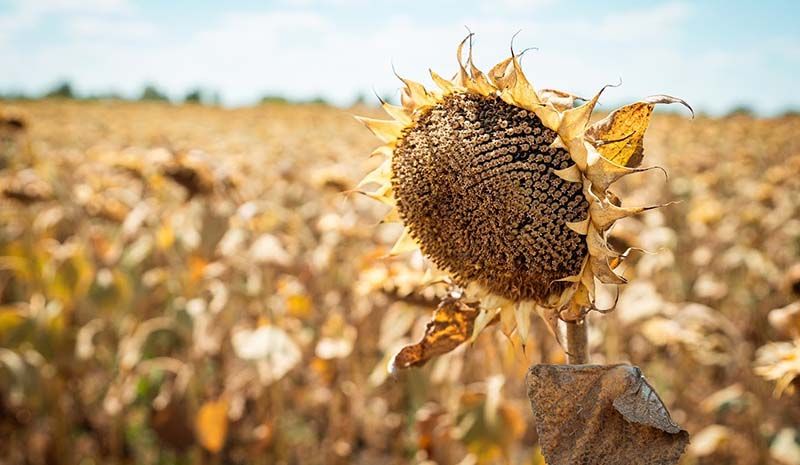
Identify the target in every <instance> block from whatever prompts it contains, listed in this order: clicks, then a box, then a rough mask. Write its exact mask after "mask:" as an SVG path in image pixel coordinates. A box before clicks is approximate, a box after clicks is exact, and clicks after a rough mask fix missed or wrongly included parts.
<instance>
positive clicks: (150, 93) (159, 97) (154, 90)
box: [139, 84, 169, 102]
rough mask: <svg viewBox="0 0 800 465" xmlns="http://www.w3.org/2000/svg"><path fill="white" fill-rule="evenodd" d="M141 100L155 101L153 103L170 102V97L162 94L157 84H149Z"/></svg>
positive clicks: (143, 91)
mask: <svg viewBox="0 0 800 465" xmlns="http://www.w3.org/2000/svg"><path fill="white" fill-rule="evenodd" d="M139 100H144V101H153V102H168V101H169V97H167V94H165V93H164V92H162V91H161V90H160V89H159V88H158V87H156V86H155V84H147V85H146V86H145V87H144V89H143V90H142V95H141V97H139Z"/></svg>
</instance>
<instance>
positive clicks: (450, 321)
mask: <svg viewBox="0 0 800 465" xmlns="http://www.w3.org/2000/svg"><path fill="white" fill-rule="evenodd" d="M479 313H480V311H479V309H478V307H477V305H476V304H467V303H465V302H463V301H461V300H459V299H456V298H453V297H448V298H446V299H445V300H443V301H442V302H441V303H440V304H439V306H438V307H437V308H436V310H435V311H434V312H433V319H432V320H431V321H430V322H429V323H428V325H427V326H426V327H425V335H424V336H423V337H422V340H421V341H419V342H418V343H416V344H412V345H410V346H406V347H403V348H402V349H401V350H400V352H398V354H397V355H396V356H395V357H394V360H393V361H392V369H396V368H408V367H410V366H419V365H424V364H425V362H427V361H428V360H430V359H431V358H433V357H435V356H437V355H442V354H446V353H447V352H450V351H451V350H453V349H455V348H456V347H458V346H459V345H461V344H463V343H464V342H465V341H467V340H469V338H470V336H472V329H473V327H474V326H475V318H476V317H477V316H478V314H479Z"/></svg>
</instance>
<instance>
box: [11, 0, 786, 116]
mask: <svg viewBox="0 0 800 465" xmlns="http://www.w3.org/2000/svg"><path fill="white" fill-rule="evenodd" d="M92 1H99V2H102V1H108V2H112V3H109V5H113V4H116V3H118V4H117V5H116V7H118V8H120V9H121V11H124V9H125V8H127V7H125V6H124V5H125V3H124V2H120V1H119V0H92ZM312 1H313V0H312ZM335 1H360V0H335ZM508 1H511V2H515V1H526V0H508ZM533 1H535V2H542V1H545V2H546V1H547V0H533ZM48 2H66V3H65V4H70V5H73V4H74V3H75V2H70V1H67V0H48ZM322 11H323V10H313V11H312V10H309V9H306V8H300V9H297V8H289V7H286V8H285V9H283V10H272V11H266V12H257V13H253V12H236V11H231V12H228V13H225V14H223V15H221V16H220V17H219V18H218V19H217V20H216V21H215V22H214V24H212V25H211V26H209V27H205V28H204V29H203V30H199V31H197V32H196V33H194V34H193V35H190V36H186V37H180V38H178V37H175V36H170V31H169V30H163V31H158V30H156V29H155V26H153V25H150V24H148V23H146V22H143V21H141V20H140V19H138V18H137V16H136V15H135V14H132V13H127V14H122V15H118V16H113V17H112V16H105V17H95V16H91V15H78V14H73V15H72V16H70V17H68V19H69V18H71V19H70V21H71V22H67V23H66V24H67V29H68V31H70V32H72V33H73V34H74V39H73V40H71V41H66V42H65V43H60V44H52V45H51V46H49V47H48V48H47V49H46V50H44V51H43V52H41V53H38V54H36V55H35V56H28V55H26V54H24V53H23V52H22V51H13V50H9V49H8V47H6V48H5V49H4V48H2V44H0V68H4V69H11V70H12V71H11V73H10V76H7V78H6V79H8V80H10V82H31V83H32V84H31V85H38V86H40V88H41V86H44V85H48V84H50V83H52V81H53V80H55V79H56V78H58V77H60V76H65V77H70V78H73V79H75V80H76V82H78V83H79V84H80V87H82V88H87V89H93V90H94V89H110V88H118V89H121V90H123V91H129V92H133V91H134V90H138V89H139V88H140V86H141V84H142V83H143V82H145V81H155V82H158V83H159V84H161V85H163V86H165V87H166V88H167V89H168V90H169V91H171V92H172V93H173V94H174V95H179V94H181V93H183V92H184V91H185V90H186V89H187V88H189V87H194V86H197V85H204V86H207V87H209V88H213V89H219V90H221V91H222V93H223V96H224V97H225V98H226V100H227V101H228V102H229V103H234V104H242V103H248V102H251V101H253V100H254V99H255V98H257V97H259V96H260V95H262V94H263V93H266V92H275V93H284V94H287V95H290V96H294V97H308V96H312V95H324V96H326V97H329V98H333V99H335V100H336V101H337V102H341V103H344V102H347V101H349V99H351V98H352V97H353V96H354V95H355V93H356V92H359V91H360V92H369V90H370V89H371V88H373V87H374V88H375V89H376V90H377V91H378V92H379V93H380V94H382V95H383V94H384V93H386V92H390V91H392V90H394V89H397V88H398V87H399V83H398V81H397V80H396V78H395V77H394V76H393V75H392V72H391V64H394V65H395V67H396V69H397V71H398V72H399V73H400V74H402V75H403V76H406V77H409V78H412V79H415V80H420V81H423V82H428V83H429V82H430V80H429V79H427V75H428V73H427V71H428V68H433V69H435V70H437V72H440V74H442V75H448V74H451V73H453V72H455V70H456V63H455V46H456V45H457V43H458V41H460V40H461V39H462V38H463V37H464V36H465V35H466V31H465V29H464V27H463V25H464V24H467V25H469V27H470V28H471V29H472V31H473V32H475V33H476V34H477V35H476V38H475V60H476V63H478V64H479V66H481V67H483V68H484V69H485V68H488V67H490V66H491V65H492V64H494V63H496V62H497V61H499V60H500V59H502V58H505V56H506V55H507V54H508V49H509V42H510V39H511V36H512V34H514V33H515V32H516V31H518V30H520V29H522V31H523V32H522V33H521V34H520V35H519V36H518V37H517V39H516V44H515V46H516V48H517V49H518V50H521V49H522V48H525V47H527V46H537V47H539V51H533V52H530V53H529V54H528V55H526V56H525V60H524V63H523V65H524V66H525V68H526V70H527V71H528V72H529V74H530V75H531V78H532V79H533V81H534V83H535V84H537V85H538V86H540V87H556V88H563V89H565V90H570V91H573V92H575V93H578V94H582V95H591V94H592V93H593V92H595V91H596V90H597V89H599V88H600V87H601V86H602V85H603V84H606V83H615V82H617V80H618V79H619V77H622V78H623V81H624V85H623V87H622V88H619V89H610V90H609V91H608V92H607V93H606V94H605V95H604V99H603V100H604V102H605V103H606V105H604V106H603V107H604V108H607V107H610V105H609V103H617V102H620V101H624V100H627V99H630V98H638V97H643V96H646V95H651V94H655V93H662V92H663V93H672V94H675V95H678V96H681V97H684V98H686V99H687V100H689V101H690V103H693V104H696V106H698V107H701V108H702V107H704V106H705V107H708V108H711V109H712V110H716V111H722V110H724V109H726V108H727V107H728V106H730V102H731V101H732V99H736V100H737V101H739V100H744V99H748V98H760V99H762V103H763V105H764V106H765V107H769V106H770V105H772V106H773V107H775V106H776V105H777V104H778V103H780V102H783V101H784V100H783V99H782V97H781V96H778V95H777V93H778V92H779V90H776V89H777V88H779V87H780V86H778V85H777V84H781V83H780V82H777V81H776V80H775V79H773V80H772V81H773V84H776V86H774V87H775V88H776V89H770V88H767V89H766V91H762V89H761V87H762V86H761V85H760V84H759V85H757V84H753V85H752V86H750V88H747V85H741V82H742V80H741V78H738V75H737V71H736V70H737V68H736V66H742V65H743V64H744V63H747V64H748V66H750V65H752V66H763V65H764V61H765V60H767V59H768V57H766V58H765V57H764V56H763V55H764V54H763V53H761V54H760V55H762V56H759V53H757V52H758V51H757V50H756V49H755V46H756V45H760V44H754V49H753V51H752V53H751V52H748V51H746V50H741V49H737V50H732V51H731V50H729V51H716V50H713V49H711V50H706V49H701V48H697V49H696V50H691V51H688V53H687V51H686V50H682V49H681V48H680V44H681V40H680V39H681V37H682V36H683V37H686V36H687V29H686V28H687V27H688V26H687V24H688V21H687V20H688V19H690V18H691V17H692V14H693V11H692V8H691V7H690V6H689V5H687V4H684V3H666V4H659V5H655V6H649V7H642V8H639V9H636V10H633V11H627V12H623V11H614V10H611V11H608V13H607V14H605V15H603V16H601V17H598V18H593V19H591V20H589V19H587V18H585V17H578V18H567V17H556V18H554V17H552V16H551V15H520V16H519V17H517V16H515V15H513V14H508V13H494V14H484V13H483V12H482V10H480V9H478V10H477V11H476V13H475V14H460V15H459V14H455V15H454V16H451V17H448V18H446V19H442V20H437V21H431V20H428V21H420V17H419V15H418V14H414V13H412V12H411V10H410V9H404V10H402V11H401V12H399V13H396V14H394V15H392V16H389V17H385V18H380V17H371V18H369V20H368V21H365V22H364V23H363V24H361V25H359V26H358V27H356V26H353V24H352V23H353V22H354V21H352V18H350V20H351V21H349V22H348V26H347V27H345V26H344V24H343V23H342V17H341V16H336V15H335V14H331V13H323V12H322ZM531 17H533V18H534V19H520V18H531ZM2 20H3V19H2V18H0V21H2ZM0 30H2V28H0ZM151 36H155V38H153V40H151V41H148V42H147V44H146V45H142V43H141V41H140V40H139V39H144V38H147V37H151ZM101 38H114V39H115V41H113V42H110V41H109V40H97V39H101ZM795 42H796V41H793V42H790V43H787V42H785V41H783V42H778V43H776V45H775V47H774V48H775V49H776V50H791V49H792V47H794V48H795V50H797V49H798V47H796V45H797V44H796V43H795ZM775 53H778V52H775ZM796 53H797V52H796V51H795V58H794V60H795V63H796V62H797V58H796ZM737 60H738V65H737ZM15 63H16V64H18V63H24V64H25V66H22V67H20V66H16V67H15V66H11V65H12V64H15ZM76 63H80V64H81V65H80V66H77V65H76ZM737 78H738V80H737ZM756 78H757V76H756ZM756 80H757V79H754V81H756ZM736 85H739V88H738V89H736V91H737V92H738V94H736V95H735V97H731V96H730V94H731V92H732V88H733V87H735V86H736ZM748 92H749V93H748ZM772 94H776V95H772ZM776 102H778V103H776ZM781 104H782V103H781Z"/></svg>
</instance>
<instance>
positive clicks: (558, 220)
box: [358, 35, 688, 340]
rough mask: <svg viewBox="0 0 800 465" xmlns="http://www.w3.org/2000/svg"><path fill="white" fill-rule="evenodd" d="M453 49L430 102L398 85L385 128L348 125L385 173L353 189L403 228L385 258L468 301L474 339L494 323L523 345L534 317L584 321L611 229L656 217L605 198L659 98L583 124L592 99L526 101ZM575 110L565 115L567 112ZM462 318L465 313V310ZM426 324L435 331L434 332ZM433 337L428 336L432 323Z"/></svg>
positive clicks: (604, 272)
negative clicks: (362, 135) (411, 260)
mask: <svg viewBox="0 0 800 465" xmlns="http://www.w3.org/2000/svg"><path fill="white" fill-rule="evenodd" d="M470 40H471V35H470V36H468V37H467V38H466V39H464V41H462V42H461V44H460V45H459V46H458V49H457V61H458V73H457V74H456V75H455V77H454V78H453V79H450V80H448V79H445V78H443V77H441V76H440V75H438V74H436V73H435V72H433V71H431V77H432V79H433V81H434V83H435V84H436V86H437V87H438V90H430V89H426V88H425V87H424V86H423V85H422V84H419V83H417V82H414V81H411V80H409V79H404V78H400V80H401V81H402V82H403V84H404V88H403V89H402V94H401V101H402V105H401V106H395V105H391V104H388V103H384V104H383V108H384V109H385V111H386V112H387V113H388V114H389V116H391V118H392V119H390V120H377V119H371V118H358V119H359V120H360V121H362V122H363V123H364V124H365V125H366V126H367V127H368V128H369V129H370V130H371V131H372V132H373V133H374V134H375V135H377V136H378V137H379V138H381V139H382V140H383V142H384V145H382V146H380V147H379V148H378V149H377V150H376V151H375V153H376V154H380V155H382V156H384V157H385V160H384V162H383V163H382V164H381V165H380V166H379V167H378V168H377V169H375V170H374V171H373V172H371V173H369V174H368V175H367V176H366V177H365V178H364V179H363V180H362V182H361V183H360V184H359V188H363V187H365V186H368V185H373V184H377V185H378V188H377V189H375V190H373V191H369V192H364V193H365V194H367V195H369V196H370V197H373V198H375V199H377V200H380V201H381V202H383V203H385V204H388V205H390V206H391V207H392V209H391V211H390V212H389V214H388V216H387V218H386V220H387V221H400V222H402V223H403V224H404V225H405V229H404V232H403V233H402V236H401V237H400V239H399V240H398V241H397V243H396V244H395V246H394V248H393V250H392V253H395V254H399V253H403V252H408V251H411V250H414V249H417V248H419V249H421V251H422V253H423V254H424V255H425V256H426V257H427V258H428V259H429V260H430V261H431V262H432V264H433V267H434V268H435V269H437V270H440V271H442V272H444V273H446V275H448V276H449V277H450V278H451V280H452V282H453V283H454V284H455V285H457V286H460V288H461V289H462V290H463V294H464V295H466V296H467V297H469V298H470V299H474V300H475V301H477V302H479V304H478V306H477V310H476V313H475V315H474V318H473V319H472V321H471V322H470V324H469V325H468V326H466V327H467V328H469V329H470V330H471V335H472V337H473V338H474V337H475V336H476V335H477V334H478V333H480V332H481V331H482V330H483V329H484V328H485V327H486V326H487V325H488V324H489V323H490V322H491V321H493V320H494V319H495V318H496V317H498V316H499V319H500V322H501V326H502V329H503V331H504V332H506V334H511V333H512V332H515V331H516V333H517V334H519V335H521V336H523V340H524V335H526V334H527V332H528V330H529V326H530V314H531V313H532V312H534V311H537V312H538V313H539V315H541V316H542V317H544V318H545V320H546V321H548V322H549V323H550V327H551V328H552V327H553V322H555V321H557V320H558V319H561V320H564V321H573V322H574V321H580V320H582V319H583V318H584V316H585V315H586V313H587V311H589V310H590V309H592V308H594V296H595V281H596V280H599V281H600V282H602V283H608V284H623V283H625V279H624V278H623V277H621V276H620V275H618V274H617V273H615V271H614V269H615V268H616V267H617V266H618V265H619V263H620V262H621V261H622V260H623V259H624V257H625V256H626V255H627V251H615V250H613V249H612V248H611V247H610V246H609V244H608V242H607V235H608V233H609V230H610V228H611V227H612V225H613V224H614V222H615V221H616V220H618V219H621V218H624V217H627V216H631V215H635V214H638V213H640V212H643V211H645V210H648V209H651V208H656V207H658V205H656V206H645V207H626V206H622V204H621V202H620V200H619V198H618V197H617V196H616V195H614V194H613V193H612V192H611V191H610V190H609V188H610V187H611V185H612V184H613V183H614V182H615V181H617V180H618V179H620V178H621V177H623V176H626V175H628V174H631V173H636V172H641V171H645V170H647V169H650V168H641V167H640V164H641V161H642V156H643V145H642V140H643V137H644V132H645V130H646V129H647V126H648V124H649V120H650V115H651V113H652V111H653V108H654V106H655V104H657V103H676V102H677V103H682V104H684V105H686V106H687V107H688V105H687V104H686V103H685V102H684V101H682V100H680V99H677V98H674V97H670V96H666V95H657V96H653V97H649V98H646V99H644V100H642V101H639V102H636V103H634V104H631V105H627V106H625V107H622V108H620V109H617V110H616V111H614V112H612V113H611V114H609V115H608V116H607V117H606V118H605V119H603V120H601V121H598V122H596V123H594V124H591V125H590V124H589V120H590V116H591V114H592V111H593V110H594V108H595V105H596V103H597V101H598V98H599V97H600V95H601V94H602V92H603V90H604V89H605V88H606V87H608V86H606V87H604V88H603V89H601V90H600V92H598V93H597V95H595V96H594V97H593V98H592V99H590V100H584V99H580V98H578V97H576V96H575V95H572V94H570V93H567V92H562V91H558V90H552V89H546V90H538V91H537V90H536V89H535V88H534V87H533V85H532V84H531V82H530V81H529V80H528V78H527V77H526V76H525V74H524V73H523V72H522V69H521V67H520V63H519V56H518V55H516V54H515V53H514V51H513V47H512V51H511V56H510V57H509V58H507V59H505V60H503V61H501V62H500V63H498V64H497V65H495V66H494V67H493V68H492V69H491V70H490V71H489V72H488V74H485V73H483V72H481V71H480V70H479V69H478V68H477V67H476V66H475V65H474V63H473V61H472V47H471V46H470V47H469V53H468V58H467V60H466V63H465V62H464V61H463V48H464V45H465V44H466V43H467V42H468V41H470ZM580 100H583V101H584V102H585V103H583V104H581V105H579V106H576V102H577V101H580ZM470 308H472V307H470ZM434 322H435V320H434ZM432 324H433V323H432Z"/></svg>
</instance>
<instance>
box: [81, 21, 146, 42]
mask: <svg viewBox="0 0 800 465" xmlns="http://www.w3.org/2000/svg"><path fill="white" fill-rule="evenodd" d="M66 29H67V32H68V33H69V34H70V35H71V36H73V37H75V38H88V39H102V40H112V41H114V40H128V39H145V38H148V37H153V35H154V34H156V33H157V32H158V29H157V28H156V27H155V25H154V24H152V23H149V22H146V21H141V20H135V19H107V18H98V17H96V16H79V17H75V18H71V19H70V20H69V21H68V22H67V24H66Z"/></svg>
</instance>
